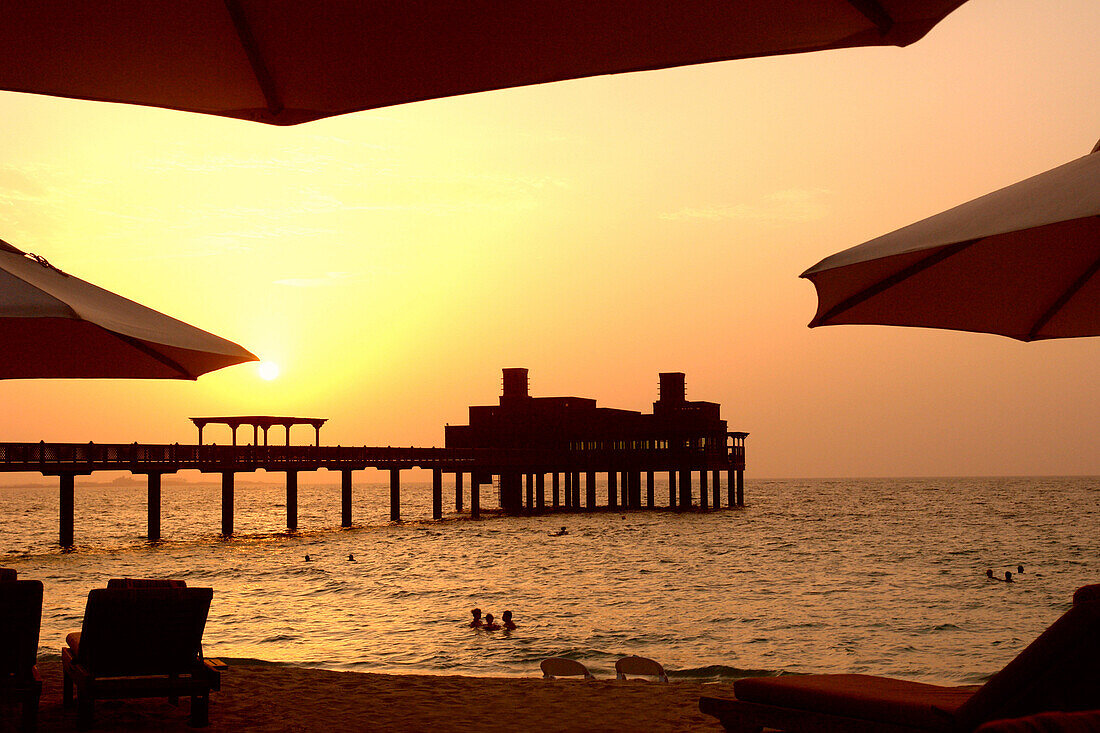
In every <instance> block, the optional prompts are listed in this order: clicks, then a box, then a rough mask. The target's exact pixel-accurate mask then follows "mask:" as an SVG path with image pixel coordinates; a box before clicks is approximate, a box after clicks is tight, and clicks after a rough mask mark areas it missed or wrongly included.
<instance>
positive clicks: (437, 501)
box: [432, 468, 443, 519]
mask: <svg viewBox="0 0 1100 733" xmlns="http://www.w3.org/2000/svg"><path fill="white" fill-rule="evenodd" d="M432 519H443V470H442V469H439V468H433V469H432Z"/></svg>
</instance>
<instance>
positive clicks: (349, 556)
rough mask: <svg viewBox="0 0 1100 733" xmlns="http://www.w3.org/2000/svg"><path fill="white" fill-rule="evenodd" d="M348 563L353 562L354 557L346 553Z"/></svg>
mask: <svg viewBox="0 0 1100 733" xmlns="http://www.w3.org/2000/svg"><path fill="white" fill-rule="evenodd" d="M348 562H355V555H352V554H351V553H348Z"/></svg>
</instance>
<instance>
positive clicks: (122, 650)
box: [77, 588, 214, 677]
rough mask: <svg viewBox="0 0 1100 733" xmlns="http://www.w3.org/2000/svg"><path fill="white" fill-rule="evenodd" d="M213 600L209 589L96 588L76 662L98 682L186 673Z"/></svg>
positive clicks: (88, 608)
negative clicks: (107, 678)
mask: <svg viewBox="0 0 1100 733" xmlns="http://www.w3.org/2000/svg"><path fill="white" fill-rule="evenodd" d="M213 595H214V591H213V590H211V589H210V588H142V589H128V588H97V589H95V590H93V591H91V592H90V593H88V605H87V607H86V608H85V611H84V624H83V626H82V627H81V632H80V650H79V656H78V658H77V662H78V663H79V664H80V665H81V666H83V667H84V668H85V669H87V670H88V671H89V672H90V673H91V674H93V675H95V676H97V677H112V676H133V675H156V674H180V673H184V672H188V671H190V670H191V669H192V668H193V667H194V666H195V662H196V660H197V659H198V656H199V651H200V649H201V646H202V632H203V629H204V628H205V627H206V617H207V614H208V613H209V611H210V599H211V598H212V597H213Z"/></svg>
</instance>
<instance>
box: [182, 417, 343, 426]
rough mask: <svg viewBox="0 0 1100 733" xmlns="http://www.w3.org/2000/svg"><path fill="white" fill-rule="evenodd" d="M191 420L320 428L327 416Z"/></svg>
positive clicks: (218, 423) (195, 419) (203, 422)
mask: <svg viewBox="0 0 1100 733" xmlns="http://www.w3.org/2000/svg"><path fill="white" fill-rule="evenodd" d="M190 420H191V422H193V423H195V425H196V426H197V427H200V428H201V427H204V426H206V425H209V424H211V423H213V424H215V425H228V426H229V427H231V428H234V429H236V428H238V427H240V426H241V425H251V426H253V427H258V428H265V429H266V428H270V427H272V426H274V425H281V426H283V427H289V426H291V425H312V426H313V427H315V428H320V427H321V426H322V425H324V424H325V422H327V421H328V418H327V417H278V416H275V415H236V416H230V417H192V418H190Z"/></svg>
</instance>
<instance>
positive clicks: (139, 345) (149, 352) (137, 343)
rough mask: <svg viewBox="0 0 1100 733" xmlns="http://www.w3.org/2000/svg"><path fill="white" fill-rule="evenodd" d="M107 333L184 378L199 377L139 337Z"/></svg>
mask: <svg viewBox="0 0 1100 733" xmlns="http://www.w3.org/2000/svg"><path fill="white" fill-rule="evenodd" d="M109 333H110V334H111V335H112V336H114V337H115V338H117V339H120V340H122V341H125V342H126V343H128V344H129V345H130V346H133V347H134V348H135V349H137V350H138V351H140V352H142V353H143V354H145V355H146V356H149V357H152V358H153V359H156V360H157V361H159V362H160V363H161V364H164V365H165V366H166V367H168V368H169V369H173V370H175V371H177V372H179V373H180V374H182V375H183V377H184V378H185V379H190V380H196V379H198V378H199V377H198V375H196V374H192V373H191V372H189V371H187V370H186V369H184V368H183V365H182V364H180V363H179V362H177V361H176V360H175V359H171V358H169V357H167V356H165V355H164V354H162V353H160V352H159V351H157V350H156V349H153V348H151V347H149V346H148V345H146V344H145V343H144V342H143V341H141V340H140V339H136V338H134V337H133V336H127V335H126V334H124V333H118V332H117V331H110V332H109Z"/></svg>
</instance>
